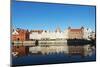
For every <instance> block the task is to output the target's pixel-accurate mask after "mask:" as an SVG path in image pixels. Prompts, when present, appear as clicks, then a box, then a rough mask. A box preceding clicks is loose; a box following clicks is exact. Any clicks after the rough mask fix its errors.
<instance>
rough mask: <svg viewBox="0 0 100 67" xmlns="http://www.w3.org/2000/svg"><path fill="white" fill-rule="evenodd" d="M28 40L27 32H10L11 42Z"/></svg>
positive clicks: (17, 30) (20, 30)
mask: <svg viewBox="0 0 100 67" xmlns="http://www.w3.org/2000/svg"><path fill="white" fill-rule="evenodd" d="M17 40H18V41H25V40H29V31H28V30H24V29H16V30H13V32H12V41H17Z"/></svg>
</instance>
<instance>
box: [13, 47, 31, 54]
mask: <svg viewBox="0 0 100 67" xmlns="http://www.w3.org/2000/svg"><path fill="white" fill-rule="evenodd" d="M14 53H17V54H16V55H17V56H23V55H27V54H28V53H29V49H28V47H25V46H12V54H13V55H14Z"/></svg>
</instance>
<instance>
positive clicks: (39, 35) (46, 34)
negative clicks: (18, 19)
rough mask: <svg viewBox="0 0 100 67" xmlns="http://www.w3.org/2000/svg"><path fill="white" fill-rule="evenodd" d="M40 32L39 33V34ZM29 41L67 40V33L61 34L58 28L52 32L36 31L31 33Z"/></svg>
mask: <svg viewBox="0 0 100 67" xmlns="http://www.w3.org/2000/svg"><path fill="white" fill-rule="evenodd" d="M40 31H41V32H40ZM29 37H30V39H33V40H34V39H37V40H40V39H42V40H43V39H67V38H68V31H67V30H66V31H64V32H62V31H61V30H60V28H57V29H56V30H55V31H54V32H50V31H45V30H38V31H31V33H30V36H29Z"/></svg>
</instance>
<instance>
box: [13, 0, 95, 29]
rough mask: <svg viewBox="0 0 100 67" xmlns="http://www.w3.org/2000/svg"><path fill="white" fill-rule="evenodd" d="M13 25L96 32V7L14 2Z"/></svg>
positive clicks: (24, 27)
mask: <svg viewBox="0 0 100 67" xmlns="http://www.w3.org/2000/svg"><path fill="white" fill-rule="evenodd" d="M12 24H13V26H14V28H23V29H29V30H31V29H35V30H38V29H39V30H41V29H43V30H51V31H54V30H55V29H56V28H57V27H60V28H61V30H62V31H63V30H65V29H67V28H68V27H69V26H71V27H72V28H80V27H81V26H84V27H86V28H91V29H92V30H95V6H80V5H68V4H66V5H64V4H48V3H37V2H19V1H17V2H15V1H14V2H13V3H12Z"/></svg>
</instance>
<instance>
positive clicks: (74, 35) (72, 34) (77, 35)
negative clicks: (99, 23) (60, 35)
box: [68, 27, 84, 39]
mask: <svg viewBox="0 0 100 67" xmlns="http://www.w3.org/2000/svg"><path fill="white" fill-rule="evenodd" d="M83 36H84V28H83V27H81V28H80V29H71V27H69V28H68V38H69V39H83Z"/></svg>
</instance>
